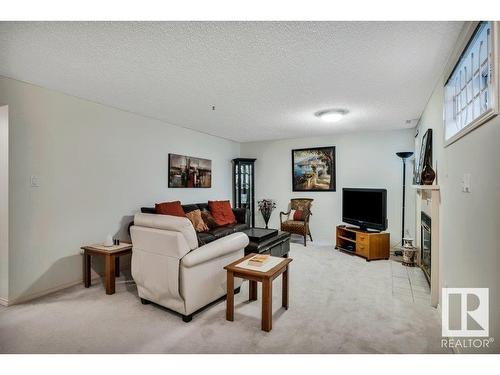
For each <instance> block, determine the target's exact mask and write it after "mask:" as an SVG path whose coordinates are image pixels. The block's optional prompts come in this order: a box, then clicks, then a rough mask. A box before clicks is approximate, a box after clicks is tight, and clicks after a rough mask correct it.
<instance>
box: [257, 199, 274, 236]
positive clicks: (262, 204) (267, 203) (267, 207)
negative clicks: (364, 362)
mask: <svg viewBox="0 0 500 375" xmlns="http://www.w3.org/2000/svg"><path fill="white" fill-rule="evenodd" d="M257 205H258V206H259V211H260V212H261V213H262V217H263V218H264V222H265V223H266V229H267V224H268V223H269V219H270V218H271V213H272V212H273V210H274V209H275V208H276V203H275V202H274V201H273V200H272V199H262V200H260V201H258V202H257Z"/></svg>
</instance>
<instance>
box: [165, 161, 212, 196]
mask: <svg viewBox="0 0 500 375" xmlns="http://www.w3.org/2000/svg"><path fill="white" fill-rule="evenodd" d="M168 187H169V188H210V187H212V160H209V159H202V158H195V157H192V156H185V155H177V154H168Z"/></svg>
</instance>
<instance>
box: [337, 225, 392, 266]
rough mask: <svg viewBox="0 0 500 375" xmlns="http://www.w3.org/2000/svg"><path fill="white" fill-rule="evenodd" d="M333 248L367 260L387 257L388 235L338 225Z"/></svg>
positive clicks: (388, 249) (388, 248) (388, 247)
mask: <svg viewBox="0 0 500 375" xmlns="http://www.w3.org/2000/svg"><path fill="white" fill-rule="evenodd" d="M335 248H336V249H339V250H341V251H345V252H348V253H350V254H355V255H358V256H360V257H363V258H365V259H366V260H367V261H370V260H376V259H389V255H390V253H389V251H390V235H389V233H384V232H369V231H364V230H361V229H359V228H355V227H347V226H345V225H338V226H337V232H336V244H335Z"/></svg>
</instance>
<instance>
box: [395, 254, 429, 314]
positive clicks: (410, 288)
mask: <svg viewBox="0 0 500 375" xmlns="http://www.w3.org/2000/svg"><path fill="white" fill-rule="evenodd" d="M390 264H391V274H392V296H393V297H394V298H396V299H399V300H401V301H405V302H414V303H417V304H423V305H426V306H428V305H429V304H430V301H431V290H430V287H429V283H428V282H427V278H426V277H425V275H424V272H423V271H422V270H421V269H420V268H419V267H405V266H403V265H402V264H401V263H399V262H395V261H392V260H391V261H390Z"/></svg>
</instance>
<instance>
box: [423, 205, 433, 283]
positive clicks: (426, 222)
mask: <svg viewBox="0 0 500 375" xmlns="http://www.w3.org/2000/svg"><path fill="white" fill-rule="evenodd" d="M420 244H421V245H420V248H421V250H420V266H421V267H422V271H424V274H425V276H426V277H427V281H428V282H429V284H430V283H431V251H432V247H431V218H430V216H428V215H426V214H425V213H424V212H422V213H421V225H420Z"/></svg>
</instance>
